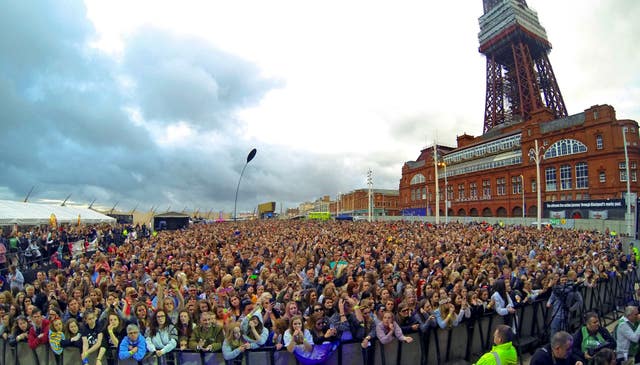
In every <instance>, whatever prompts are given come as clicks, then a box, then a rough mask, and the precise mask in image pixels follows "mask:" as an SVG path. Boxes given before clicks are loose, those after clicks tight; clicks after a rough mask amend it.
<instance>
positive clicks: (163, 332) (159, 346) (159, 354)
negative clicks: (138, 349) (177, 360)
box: [145, 310, 178, 364]
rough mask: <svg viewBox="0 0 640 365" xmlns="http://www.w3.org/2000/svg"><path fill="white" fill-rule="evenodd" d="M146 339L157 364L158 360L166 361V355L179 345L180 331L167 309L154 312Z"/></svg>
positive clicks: (149, 350)
mask: <svg viewBox="0 0 640 365" xmlns="http://www.w3.org/2000/svg"><path fill="white" fill-rule="evenodd" d="M145 339H146V341H147V352H149V353H153V354H154V355H155V356H156V358H157V361H156V364H157V363H158V362H160V363H163V364H164V363H166V358H165V357H164V355H166V354H167V353H169V352H171V351H173V349H175V348H176V346H177V345H178V331H177V330H176V328H175V327H174V326H173V323H171V319H170V318H168V316H167V313H166V312H165V311H163V310H159V311H157V312H156V313H154V314H153V316H152V317H151V320H150V323H149V328H148V329H147V332H146V335H145Z"/></svg>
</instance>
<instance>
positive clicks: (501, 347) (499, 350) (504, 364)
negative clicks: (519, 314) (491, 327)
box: [476, 324, 518, 365]
mask: <svg viewBox="0 0 640 365" xmlns="http://www.w3.org/2000/svg"><path fill="white" fill-rule="evenodd" d="M512 340H513V332H511V327H509V326H506V325H504V324H501V325H499V326H498V327H497V328H496V331H495V332H494V333H493V343H495V345H494V346H493V347H492V348H491V351H489V352H487V353H486V354H484V355H482V357H481V358H480V359H479V360H478V362H477V363H476V365H494V364H495V365H516V364H517V363H518V352H517V351H516V348H515V347H513V344H512V343H511V341H512Z"/></svg>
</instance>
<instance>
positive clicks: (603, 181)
mask: <svg viewBox="0 0 640 365" xmlns="http://www.w3.org/2000/svg"><path fill="white" fill-rule="evenodd" d="M598 176H599V177H600V182H601V183H605V182H607V175H606V174H605V173H604V171H600V173H599V174H598Z"/></svg>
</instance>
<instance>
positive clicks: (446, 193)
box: [438, 161, 449, 224]
mask: <svg viewBox="0 0 640 365" xmlns="http://www.w3.org/2000/svg"><path fill="white" fill-rule="evenodd" d="M438 166H440V167H444V223H445V224H447V223H449V182H448V181H447V163H446V162H444V161H442V162H438Z"/></svg>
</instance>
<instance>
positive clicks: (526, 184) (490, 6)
mask: <svg viewBox="0 0 640 365" xmlns="http://www.w3.org/2000/svg"><path fill="white" fill-rule="evenodd" d="M483 9H484V13H483V15H482V16H481V17H480V19H479V23H480V33H479V34H478V40H479V43H480V47H479V49H478V50H479V52H480V53H482V54H483V55H485V56H486V65H487V68H486V71H487V73H486V94H485V113H484V128H483V135H481V136H479V137H474V136H469V135H467V134H463V135H461V136H458V137H457V146H455V147H447V146H441V145H436V146H432V147H429V148H426V149H424V150H422V151H421V153H420V156H419V157H418V159H417V160H416V161H408V162H406V163H405V164H404V166H403V167H402V179H401V180H400V189H399V190H400V207H401V212H402V214H403V215H435V214H436V213H438V214H440V215H444V214H445V212H446V214H448V215H449V216H486V217H522V216H523V215H526V216H529V217H536V216H537V211H538V206H540V205H541V206H542V207H541V208H542V210H543V217H545V218H588V217H592V218H600V219H603V218H614V219H617V218H625V213H626V207H627V206H629V207H633V206H635V205H636V204H635V203H636V202H637V198H634V196H637V193H638V179H637V168H638V161H639V160H640V147H639V146H638V123H637V122H635V121H632V120H618V119H617V118H616V114H615V111H614V109H613V107H611V106H609V105H596V106H592V107H590V108H588V109H586V110H585V111H584V112H582V113H578V114H574V115H568V113H567V109H566V107H565V104H564V99H563V98H562V95H561V93H560V88H559V86H558V84H557V81H556V78H555V74H554V72H553V68H552V66H551V62H550V60H549V57H548V54H549V52H550V50H551V43H550V42H549V40H548V39H547V34H546V31H545V29H544V28H543V27H542V25H541V24H540V22H539V21H538V15H537V13H536V12H535V11H534V10H532V9H530V8H529V7H528V5H527V2H526V1H524V0H510V1H502V0H483ZM624 138H626V141H627V144H626V147H627V148H626V149H627V150H628V151H627V152H628V154H626V153H625V144H624V142H623V140H624ZM627 156H628V166H627V158H626V157H627ZM434 157H435V158H434ZM434 166H437V167H438V169H437V171H436V170H435V169H434ZM538 173H539V174H540V176H539V177H538ZM627 175H629V176H627ZM627 181H630V186H629V190H630V191H631V193H632V194H631V199H629V200H630V202H631V204H629V205H627V203H626V200H624V201H623V198H625V197H626V192H627V189H628V188H627V186H628V185H627ZM436 182H438V184H436ZM436 186H439V189H438V188H436ZM539 189H540V190H539ZM538 193H540V203H538ZM634 194H635V195H634ZM436 195H437V196H438V199H439V202H437V199H436ZM445 202H446V203H447V204H448V208H445ZM445 209H446V211H445ZM523 213H524V214H523ZM621 216H622V217H621ZM630 221H631V219H630V217H629V220H628V222H630ZM628 227H629V228H630V227H631V225H628Z"/></svg>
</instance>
